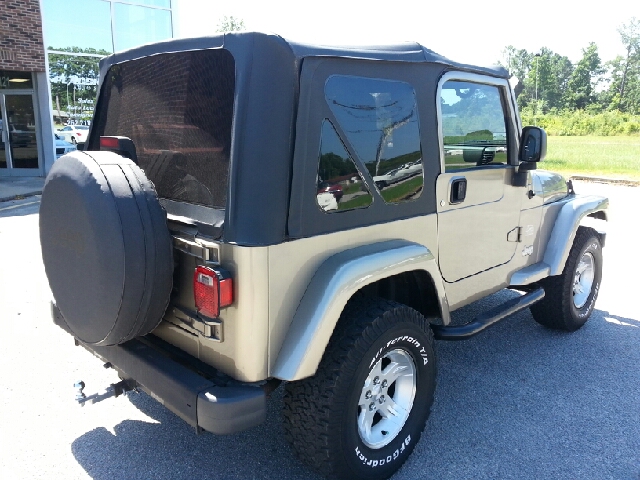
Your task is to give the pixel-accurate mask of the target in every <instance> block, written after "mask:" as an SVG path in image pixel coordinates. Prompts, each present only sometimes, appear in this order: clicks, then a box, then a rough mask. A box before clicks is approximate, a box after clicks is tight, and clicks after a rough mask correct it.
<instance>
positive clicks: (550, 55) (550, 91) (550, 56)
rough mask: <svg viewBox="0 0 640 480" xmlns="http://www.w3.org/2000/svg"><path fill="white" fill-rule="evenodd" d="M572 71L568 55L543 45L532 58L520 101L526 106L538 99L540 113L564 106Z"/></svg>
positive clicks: (522, 105) (521, 104)
mask: <svg viewBox="0 0 640 480" xmlns="http://www.w3.org/2000/svg"><path fill="white" fill-rule="evenodd" d="M572 73H573V65H572V64H571V61H570V60H569V59H568V58H567V57H566V56H562V55H559V54H557V53H555V52H553V51H552V50H550V49H549V48H546V47H543V48H542V49H541V51H540V53H539V54H536V55H534V57H533V59H532V62H531V67H530V69H529V71H528V73H527V77H526V78H525V80H524V90H523V92H522V94H521V95H520V97H519V99H518V103H519V104H520V106H521V107H525V106H527V105H531V104H533V103H535V101H536V99H537V101H538V106H537V109H538V110H539V113H543V112H546V111H547V110H550V109H560V108H562V106H563V99H564V96H565V92H566V90H567V85H568V83H569V78H570V77H571V74H572Z"/></svg>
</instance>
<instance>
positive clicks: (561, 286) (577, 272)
mask: <svg viewBox="0 0 640 480" xmlns="http://www.w3.org/2000/svg"><path fill="white" fill-rule="evenodd" d="M601 279H602V245H601V244H600V239H599V237H598V234H597V233H596V231H595V230H593V229H591V228H585V227H579V228H578V231H577V232H576V237H575V239H574V241H573V246H572V247H571V251H570V252H569V258H567V262H566V264H565V266H564V270H563V271H562V274H561V275H557V276H553V277H548V278H545V279H544V280H542V281H541V282H540V285H541V286H542V287H543V288H544V292H545V297H544V299H543V300H541V301H540V302H538V303H536V304H534V305H532V306H531V307H530V308H531V313H532V315H533V318H534V320H535V321H536V322H538V323H539V324H541V325H544V326H545V327H548V328H553V329H556V330H566V331H568V332H573V331H575V330H577V329H579V328H580V327H582V326H583V325H584V324H585V323H586V322H587V320H589V317H590V316H591V313H592V312H593V308H594V305H595V303H596V299H597V298H598V291H599V290H600V281H601Z"/></svg>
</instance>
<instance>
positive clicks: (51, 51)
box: [42, 0, 173, 128]
mask: <svg viewBox="0 0 640 480" xmlns="http://www.w3.org/2000/svg"><path fill="white" fill-rule="evenodd" d="M170 8H171V0H124V3H121V2H117V1H110V0H42V12H43V22H44V30H45V33H46V37H45V41H46V47H47V50H48V55H49V79H50V81H51V102H52V112H53V117H54V118H53V120H54V124H55V125H56V127H58V128H59V127H61V126H62V125H65V124H88V123H89V121H90V119H91V117H92V116H93V108H94V104H95V99H96V95H97V84H98V79H99V75H100V70H99V62H100V59H101V58H103V57H105V56H107V55H110V54H112V53H113V52H116V51H121V50H126V49H129V48H133V47H136V46H139V45H142V44H145V43H150V42H157V41H160V40H165V39H168V38H171V37H172V36H173V29H172V25H171V10H170Z"/></svg>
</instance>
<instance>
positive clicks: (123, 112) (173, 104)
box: [92, 49, 235, 208]
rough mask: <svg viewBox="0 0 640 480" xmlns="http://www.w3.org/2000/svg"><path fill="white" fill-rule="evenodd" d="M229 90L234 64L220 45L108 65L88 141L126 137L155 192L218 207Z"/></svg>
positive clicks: (224, 178)
mask: <svg viewBox="0 0 640 480" xmlns="http://www.w3.org/2000/svg"><path fill="white" fill-rule="evenodd" d="M234 89H235V63H234V60H233V56H232V55H231V53H230V52H229V51H227V50H224V49H218V50H200V51H189V52H178V53H167V54H161V55H154V56H150V57H145V58H140V59H137V60H131V61H128V62H123V63H121V64H117V65H113V66H112V67H111V68H110V69H109V71H108V72H107V75H106V77H105V79H104V84H103V87H102V89H101V94H100V100H99V103H98V111H97V115H96V124H95V130H96V132H95V133H94V134H93V137H92V140H94V142H95V140H97V136H102V135H106V136H111V135H120V136H124V137H129V138H131V139H132V140H133V142H134V144H135V146H136V152H137V156H138V163H139V165H140V167H141V168H142V169H143V170H144V171H145V174H146V175H147V177H148V178H149V179H150V180H151V181H152V182H153V183H154V184H155V186H156V190H157V192H158V196H159V197H161V198H167V199H171V200H175V201H180V202H187V203H195V204H199V205H205V206H208V207H216V208H224V207H225V206H226V201H227V183H228V176H229V151H230V146H231V122H232V118H233V96H234ZM94 145H95V143H93V142H92V147H93V146H94Z"/></svg>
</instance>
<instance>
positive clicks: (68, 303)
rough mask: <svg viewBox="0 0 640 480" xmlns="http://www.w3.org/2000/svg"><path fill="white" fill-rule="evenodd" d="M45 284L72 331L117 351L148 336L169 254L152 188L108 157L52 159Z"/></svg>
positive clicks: (45, 212)
mask: <svg viewBox="0 0 640 480" xmlns="http://www.w3.org/2000/svg"><path fill="white" fill-rule="evenodd" d="M40 244H41V246H42V259H43V261H44V267H45V271H46V273H47V277H48V279H49V285H50V287H51V291H52V292H53V296H54V298H55V300H56V303H57V306H58V308H59V309H60V312H61V313H62V316H63V317H64V320H65V322H66V324H67V326H68V328H69V330H71V332H73V334H74V335H75V336H76V337H77V338H78V339H79V340H81V341H82V342H84V343H87V344H92V345H117V344H120V343H123V342H126V341H127V340H130V339H132V338H134V337H137V336H139V335H146V334H147V333H149V332H151V331H152V330H153V329H154V328H155V327H156V326H157V325H158V324H159V323H160V321H161V320H162V316H163V314H164V311H165V309H166V308H167V304H168V302H169V296H170V294H171V288H172V275H173V257H172V253H173V249H172V244H171V236H170V234H169V230H168V228H167V222H166V214H165V212H164V210H163V209H162V207H161V206H160V203H159V202H158V198H157V196H156V193H155V190H154V188H153V184H152V183H151V182H150V181H149V180H148V179H147V178H146V176H145V175H144V173H143V171H142V170H141V169H140V168H138V166H137V165H136V164H135V163H133V162H132V161H131V160H129V159H126V158H123V157H121V156H119V155H117V154H115V153H112V152H72V153H70V154H68V155H65V156H63V157H62V158H60V159H59V160H57V161H56V162H55V163H54V164H53V167H52V168H51V171H50V172H49V175H48V176H47V180H46V182H45V186H44V189H43V192H42V200H41V205H40Z"/></svg>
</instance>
